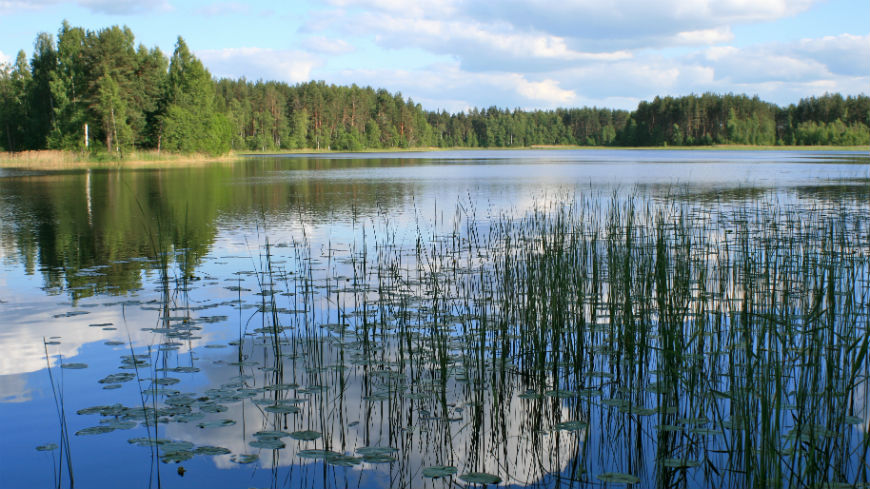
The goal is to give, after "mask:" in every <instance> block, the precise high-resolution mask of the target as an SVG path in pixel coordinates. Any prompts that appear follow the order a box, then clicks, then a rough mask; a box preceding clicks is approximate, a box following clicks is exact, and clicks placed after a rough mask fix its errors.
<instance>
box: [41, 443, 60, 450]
mask: <svg viewBox="0 0 870 489" xmlns="http://www.w3.org/2000/svg"><path fill="white" fill-rule="evenodd" d="M36 450H37V451H39V452H48V451H51V450H57V444H56V443H46V444H45V445H39V446H38V447H36Z"/></svg>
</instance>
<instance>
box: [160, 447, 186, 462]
mask: <svg viewBox="0 0 870 489" xmlns="http://www.w3.org/2000/svg"><path fill="white" fill-rule="evenodd" d="M192 458H193V452H192V451H190V450H176V451H172V452H163V453H162V454H161V455H160V461H161V462H163V463H165V464H168V463H176V464H177V463H180V462H184V461H185V460H190V459H192Z"/></svg>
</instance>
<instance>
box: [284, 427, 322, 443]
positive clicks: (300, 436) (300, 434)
mask: <svg viewBox="0 0 870 489" xmlns="http://www.w3.org/2000/svg"><path fill="white" fill-rule="evenodd" d="M290 438H293V439H294V440H300V441H311V440H316V439H318V438H320V432H318V431H311V430H305V431H294V432H293V433H290Z"/></svg>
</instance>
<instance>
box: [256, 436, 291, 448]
mask: <svg viewBox="0 0 870 489" xmlns="http://www.w3.org/2000/svg"><path fill="white" fill-rule="evenodd" d="M248 445H251V446H252V447H254V448H265V449H267V450H280V449H282V448H284V447H285V446H287V445H284V442H283V441H281V440H279V439H278V438H257V439H256V440H254V441H252V442H250V443H248Z"/></svg>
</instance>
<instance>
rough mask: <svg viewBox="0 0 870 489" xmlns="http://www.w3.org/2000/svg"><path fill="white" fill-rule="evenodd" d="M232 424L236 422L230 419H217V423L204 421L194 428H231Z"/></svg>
mask: <svg viewBox="0 0 870 489" xmlns="http://www.w3.org/2000/svg"><path fill="white" fill-rule="evenodd" d="M234 424H236V422H235V421H234V420H232V419H219V420H217V421H205V422H202V423H199V424H197V425H196V426H198V427H200V428H220V427H222V426H232V425H234Z"/></svg>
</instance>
